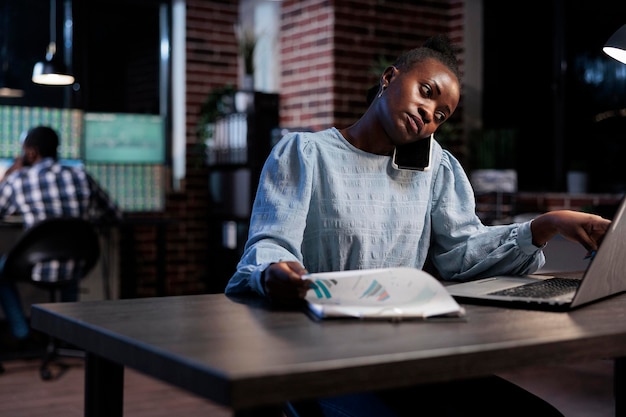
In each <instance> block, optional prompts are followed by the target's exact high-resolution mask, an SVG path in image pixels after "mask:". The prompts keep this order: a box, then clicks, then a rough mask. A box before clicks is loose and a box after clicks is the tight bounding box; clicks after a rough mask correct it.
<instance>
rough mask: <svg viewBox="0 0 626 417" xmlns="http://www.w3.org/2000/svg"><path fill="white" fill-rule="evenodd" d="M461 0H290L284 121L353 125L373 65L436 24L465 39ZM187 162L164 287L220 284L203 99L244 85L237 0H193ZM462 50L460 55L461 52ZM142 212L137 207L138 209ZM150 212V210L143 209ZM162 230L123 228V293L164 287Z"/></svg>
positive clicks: (170, 213)
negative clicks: (213, 250)
mask: <svg viewBox="0 0 626 417" xmlns="http://www.w3.org/2000/svg"><path fill="white" fill-rule="evenodd" d="M462 11H463V1H462V0H431V1H412V2H405V1H395V0H386V1H384V2H381V1H380V0H361V1H356V0H355V1H353V0H334V1H333V0H284V1H283V3H282V23H281V37H280V42H281V46H280V50H281V57H280V62H281V77H280V79H281V85H280V105H281V108H280V118H281V126H283V127H288V128H296V127H302V128H310V129H315V130H317V129H321V128H325V127H328V126H333V125H334V126H338V127H343V126H346V125H348V124H350V123H352V122H354V121H355V120H356V118H357V117H358V116H359V115H360V114H362V113H363V111H364V110H365V108H366V106H365V94H366V90H367V89H368V88H369V87H370V86H371V85H373V84H375V83H376V82H377V80H378V74H376V75H375V74H374V72H372V71H371V67H372V66H373V65H375V63H376V62H377V59H378V58H379V57H380V56H383V57H386V58H387V59H393V58H395V56H397V55H398V54H399V53H401V52H402V51H404V50H406V49H410V48H412V47H415V46H418V45H419V44H421V43H422V42H423V41H424V39H426V38H427V37H428V36H431V35H433V34H435V33H440V32H444V33H447V34H448V35H449V36H450V37H451V38H452V40H453V41H454V42H455V43H457V44H461V43H462V40H463V39H462V21H463V13H462ZM186 13H187V49H186V53H187V73H186V74H187V109H186V114H187V165H186V178H185V180H184V182H183V184H182V185H183V186H182V191H181V192H173V191H170V192H168V193H167V201H166V210H165V212H164V213H160V214H150V215H149V216H150V217H155V218H159V219H167V220H168V223H167V224H166V225H165V226H164V227H165V228H166V231H167V241H166V246H165V253H166V259H165V262H164V263H165V265H166V271H165V276H166V282H165V286H164V291H165V294H167V295H177V294H194V293H202V292H207V291H209V292H213V291H219V290H220V289H221V285H222V283H218V282H214V281H212V280H211V274H210V268H211V266H210V265H207V261H206V258H207V256H206V255H207V251H209V250H210V248H209V241H210V239H209V236H208V233H209V232H208V220H207V213H208V210H209V204H210V203H209V195H208V170H207V168H206V167H205V165H204V153H203V149H202V147H201V141H200V140H199V139H198V137H197V134H196V129H197V122H198V113H199V110H200V106H201V105H202V103H203V101H204V100H205V99H206V97H207V95H208V93H209V91H210V90H211V89H212V88H213V87H219V86H223V85H225V84H233V85H236V84H237V73H238V71H237V62H238V60H237V42H236V38H235V34H234V28H233V25H234V24H235V23H236V22H237V20H238V1H236V0H222V1H217V0H215V1H211V0H187V11H186ZM461 57H462V55H461ZM137 217H139V216H137ZM141 217H145V216H141ZM156 233H157V229H156V228H155V227H154V226H150V225H145V224H142V225H137V226H135V228H134V231H133V232H132V233H131V232H129V231H127V232H126V233H125V234H124V235H123V236H122V244H121V247H122V254H121V263H122V265H121V268H120V270H121V271H122V277H121V279H122V280H123V281H124V282H125V284H123V286H122V288H124V289H125V291H123V292H122V296H127V297H129V296H154V295H164V294H159V292H158V291H157V290H158V288H159V286H158V285H157V265H158V263H159V259H158V256H157V251H156V245H155V242H156V239H157V234H156Z"/></svg>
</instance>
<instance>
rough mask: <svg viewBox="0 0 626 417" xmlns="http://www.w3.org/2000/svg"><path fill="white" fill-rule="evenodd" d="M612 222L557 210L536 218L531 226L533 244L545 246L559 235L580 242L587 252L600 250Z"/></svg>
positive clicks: (599, 217)
mask: <svg viewBox="0 0 626 417" xmlns="http://www.w3.org/2000/svg"><path fill="white" fill-rule="evenodd" d="M610 225H611V221H610V220H608V219H605V218H603V217H601V216H598V215H596V214H590V213H583V212H579V211H573V210H555V211H550V212H548V213H544V214H542V215H540V216H538V217H536V218H535V219H534V220H533V222H532V223H531V225H530V230H531V232H532V234H533V244H535V245H536V246H543V245H544V244H546V243H547V242H548V240H550V239H552V238H553V237H554V236H556V235H557V234H559V235H561V236H563V237H564V238H565V239H568V240H571V241H573V242H578V243H580V244H581V245H583V247H584V248H585V249H587V251H589V252H592V251H596V250H598V247H599V246H600V243H601V242H602V238H603V237H604V234H605V233H606V231H607V230H608V228H609V226H610Z"/></svg>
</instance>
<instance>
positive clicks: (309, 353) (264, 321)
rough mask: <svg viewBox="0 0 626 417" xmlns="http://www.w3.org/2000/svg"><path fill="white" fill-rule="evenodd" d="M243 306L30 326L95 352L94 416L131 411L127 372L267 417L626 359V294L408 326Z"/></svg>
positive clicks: (92, 315)
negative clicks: (540, 368)
mask: <svg viewBox="0 0 626 417" xmlns="http://www.w3.org/2000/svg"><path fill="white" fill-rule="evenodd" d="M243 301H246V302H243ZM243 301H241V302H236V301H233V300H231V299H229V298H227V297H226V296H224V295H223V294H211V295H193V296H176V297H156V298H143V299H124V300H114V301H93V302H80V303H57V304H40V305H36V306H33V311H32V321H31V325H32V326H33V327H34V328H35V329H37V330H40V331H42V332H45V333H49V334H51V335H52V336H54V337H57V338H59V339H61V340H65V341H67V342H69V343H71V344H74V345H77V346H78V347H80V348H83V349H85V350H86V351H87V352H88V354H87V363H86V371H85V372H86V375H85V416H88V417H94V416H108V417H113V416H121V415H122V411H123V403H122V401H123V381H124V377H123V376H124V375H123V374H124V367H130V368H132V369H135V370H138V371H140V372H143V373H145V374H146V375H149V376H151V377H154V378H157V379H160V380H162V381H165V382H168V383H170V384H173V385H175V386H177V387H180V388H183V389H186V390H188V391H190V392H192V393H195V394H197V395H200V396H202V397H205V398H208V399H210V400H213V401H216V402H217V403H220V404H223V405H226V406H229V407H231V408H232V409H233V410H234V412H235V415H236V416H244V415H245V416H251V415H262V416H268V415H280V412H279V411H278V408H277V407H278V405H280V404H282V403H284V402H286V401H290V400H300V399H307V398H315V397H322V396H328V395H336V394H345V393H350V392H358V391H364V390H377V389H386V388H393V387H400V386H406V385H409V384H419V383H429V382H435V381H446V380H455V379H462V378H467V377H474V376H479V375H488V374H494V373H499V372H503V371H509V370H512V369H515V368H520V367H525V366H534V365H543V364H558V363H565V362H572V361H585V360H594V359H600V358H602V359H606V358H619V357H622V356H626V295H621V296H616V297H613V298H610V299H607V300H605V301H603V302H599V303H595V304H592V305H588V306H586V307H583V308H581V309H578V310H576V311H573V312H570V313H551V312H538V311H525V310H509V309H503V308H495V307H486V306H466V307H467V317H466V318H465V319H463V320H459V319H454V320H451V321H445V322H442V321H426V322H420V321H405V322H400V323H391V322H387V321H359V320H327V321H323V322H318V321H314V320H313V319H311V318H310V317H309V316H308V315H307V314H305V313H304V312H302V311H276V310H271V309H269V308H267V306H266V305H265V304H264V302H263V301H261V300H257V299H253V300H243ZM620 363H621V360H620ZM616 369H621V368H620V367H616ZM616 383H618V385H619V388H620V392H621V387H622V385H621V378H620V379H618V380H617V381H616ZM129 400H132V399H129ZM616 400H617V402H616V414H617V415H620V416H623V415H624V414H625V413H624V411H625V410H624V409H623V407H622V406H621V404H620V402H619V400H620V396H618V397H617V398H616Z"/></svg>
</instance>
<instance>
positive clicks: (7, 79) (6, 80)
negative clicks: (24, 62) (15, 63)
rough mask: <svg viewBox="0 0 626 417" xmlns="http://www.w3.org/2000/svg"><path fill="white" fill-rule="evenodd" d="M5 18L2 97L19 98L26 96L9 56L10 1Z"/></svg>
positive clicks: (0, 57) (0, 72) (0, 74)
mask: <svg viewBox="0 0 626 417" xmlns="http://www.w3.org/2000/svg"><path fill="white" fill-rule="evenodd" d="M4 5H5V7H4V19H3V24H2V26H3V27H4V38H3V42H2V54H1V55H0V63H1V64H0V65H1V68H0V97H1V98H19V97H23V96H24V90H22V89H21V88H18V83H17V82H16V79H15V77H13V73H12V72H11V69H10V67H9V63H10V62H11V56H9V36H10V34H11V29H10V26H9V25H10V21H11V19H9V2H8V1H7V2H5V4H4Z"/></svg>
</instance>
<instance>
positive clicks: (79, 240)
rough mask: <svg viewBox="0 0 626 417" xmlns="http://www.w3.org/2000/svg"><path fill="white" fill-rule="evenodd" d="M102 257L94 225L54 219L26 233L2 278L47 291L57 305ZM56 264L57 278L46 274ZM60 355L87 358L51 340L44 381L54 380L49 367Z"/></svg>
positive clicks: (42, 371) (12, 252) (43, 366)
mask: <svg viewBox="0 0 626 417" xmlns="http://www.w3.org/2000/svg"><path fill="white" fill-rule="evenodd" d="M99 257H100V241H99V238H98V233H97V231H96V229H95V227H94V225H93V224H92V223H91V222H89V221H88V220H84V219H79V218H50V219H46V220H43V221H41V222H39V223H36V224H35V225H34V226H32V227H31V228H29V229H27V230H25V231H24V233H23V234H22V235H21V236H20V238H19V239H18V241H17V243H16V244H15V245H14V246H13V247H12V248H11V249H10V250H9V252H8V253H7V254H6V259H5V262H4V266H3V267H2V269H1V271H0V279H2V280H5V279H6V280H13V281H26V282H29V283H31V284H33V285H35V286H37V287H40V288H44V289H45V290H47V291H48V294H49V301H50V302H53V303H54V302H57V301H58V295H59V293H60V292H61V290H63V289H64V288H65V287H67V286H68V285H69V284H71V283H72V282H75V281H78V280H81V279H83V278H84V277H85V276H86V275H87V274H88V273H89V272H90V271H91V270H92V269H93V267H94V266H95V265H96V262H97V261H98V258H99ZM56 262H60V263H61V266H62V268H60V269H58V271H59V273H58V274H57V276H50V275H48V274H46V267H47V266H49V265H50V263H56ZM59 356H84V353H83V352H81V351H78V350H72V349H62V348H61V347H59V346H57V343H56V341H55V340H54V338H53V337H49V339H48V345H47V347H46V351H45V353H44V358H43V362H42V364H41V367H40V368H39V369H40V376H41V378H42V379H44V380H49V379H52V372H51V371H50V369H49V365H50V364H51V363H52V362H54V361H55V360H56V359H57V357H59ZM59 365H61V366H63V364H62V363H59Z"/></svg>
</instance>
